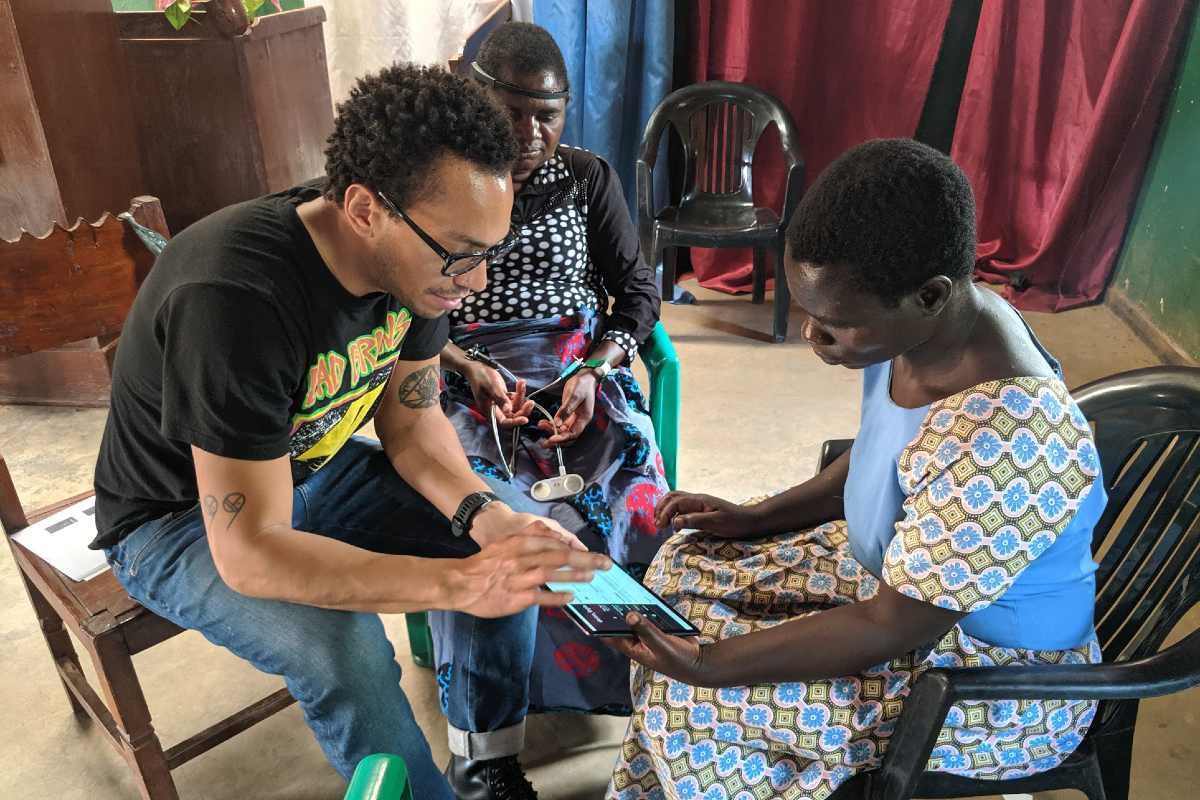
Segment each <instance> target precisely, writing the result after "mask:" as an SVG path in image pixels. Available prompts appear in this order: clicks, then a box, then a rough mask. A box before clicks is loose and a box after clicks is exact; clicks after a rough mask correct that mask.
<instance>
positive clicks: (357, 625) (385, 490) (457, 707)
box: [106, 437, 537, 800]
mask: <svg viewBox="0 0 1200 800" xmlns="http://www.w3.org/2000/svg"><path fill="white" fill-rule="evenodd" d="M492 488H493V491H495V492H496V494H497V495H499V496H500V497H501V499H503V500H504V501H505V502H506V503H508V504H509V505H510V506H512V507H513V508H514V509H522V510H523V508H524V507H525V506H526V502H525V501H524V500H523V499H522V497H520V496H519V495H517V494H516V493H515V492H514V491H513V490H512V489H511V488H509V487H508V486H506V485H505V484H503V483H500V482H497V484H496V485H495V486H493V487H492ZM292 527H294V528H296V529H297V530H303V531H312V532H317V533H320V534H322V535H325V536H330V537H333V538H336V539H339V540H340V541H344V542H347V543H349V544H353V545H355V546H357V547H362V548H364V549H367V550H373V551H376V552H381V553H399V554H405V555H414V556H425V557H433V558H461V557H463V556H468V555H471V554H472V553H475V552H478V549H479V548H478V546H477V545H475V543H474V542H473V541H471V540H469V539H466V538H463V539H457V538H455V537H454V536H453V535H452V534H451V533H450V525H449V522H448V521H447V520H446V518H445V517H444V516H442V514H441V513H440V512H438V511H437V509H435V508H434V507H433V506H432V505H430V503H429V502H428V501H427V500H425V498H423V497H421V496H420V495H419V494H417V492H416V491H415V490H414V489H412V488H411V487H409V486H408V485H407V484H406V483H404V481H403V480H401V479H400V477H399V476H398V475H397V474H396V471H395V469H394V468H393V467H392V465H391V463H390V462H389V461H388V459H387V457H386V456H385V455H384V453H383V450H382V448H381V447H380V446H379V445H378V443H376V442H373V441H371V440H368V439H361V438H358V437H355V438H354V439H351V440H350V441H349V442H347V443H346V445H345V446H344V447H343V448H342V450H341V451H340V452H339V453H338V454H337V455H336V456H334V458H332V459H331V460H330V461H329V463H327V464H326V465H325V466H324V467H323V468H322V469H321V470H320V471H319V472H317V473H316V474H315V475H313V476H312V477H311V478H309V479H308V480H307V481H305V482H304V483H303V484H301V485H300V486H297V487H296V488H295V490H294V492H293V495H292ZM106 555H107V556H108V560H109V563H111V564H112V567H113V571H114V572H115V574H116V576H117V579H118V580H119V581H120V582H121V584H122V585H123V586H124V587H125V588H126V590H128V592H129V594H130V595H131V596H132V597H133V598H134V599H136V600H137V601H138V602H139V603H141V604H142V605H144V606H145V607H146V608H149V609H150V610H152V611H154V613H156V614H158V615H160V616H162V617H165V618H167V619H169V620H171V621H172V622H174V623H175V624H177V625H179V626H181V627H184V628H191V629H194V630H198V631H200V633H202V634H204V636H205V638H207V639H208V640H209V641H211V642H212V643H213V644H216V645H219V646H221V647H224V648H227V649H228V650H230V651H231V652H233V653H234V654H236V655H238V656H240V657H241V658H244V659H245V660H247V661H249V662H250V663H251V664H253V665H254V666H255V667H257V668H258V669H260V670H262V671H263V672H268V673H271V674H274V675H281V676H282V677H283V679H284V681H285V683H286V684H287V687H288V689H289V690H290V691H291V693H292V695H293V696H294V697H295V698H296V700H297V702H298V703H299V704H300V707H301V708H302V709H303V711H304V718H305V720H306V721H307V723H308V726H309V727H310V728H311V729H312V731H313V733H314V734H315V735H316V737H317V741H318V742H319V743H320V745H321V748H322V749H323V750H324V751H325V755H326V757H327V758H328V759H329V761H330V763H331V764H332V765H333V766H334V768H335V769H337V771H338V772H340V773H341V774H342V776H343V777H346V778H347V779H348V778H349V777H350V775H351V774H352V773H353V772H354V767H355V766H356V765H357V764H358V762H359V761H360V760H361V759H362V758H364V757H365V756H368V755H370V754H372V753H381V752H382V753H395V754H396V755H399V756H401V757H402V758H403V759H404V761H405V763H406V764H407V765H408V770H409V774H410V776H411V779H412V782H413V793H414V796H415V797H420V798H422V800H424V798H447V800H453V794H452V793H451V792H450V788H449V786H448V785H447V783H446V781H445V779H444V778H443V777H442V774H441V772H440V770H439V769H438V767H437V766H436V765H435V764H434V763H433V758H432V755H431V754H430V750H429V744H428V743H427V742H426V741H425V737H424V735H423V734H422V733H421V730H420V728H419V727H418V726H417V723H416V720H415V719H414V718H413V712H412V708H411V707H410V706H409V703H408V699H407V698H406V697H405V696H404V692H403V690H401V688H400V665H399V664H397V663H396V658H395V652H394V650H393V649H392V645H391V643H390V642H389V641H388V639H387V636H386V635H385V634H384V629H383V623H382V622H381V621H380V619H379V617H378V615H376V614H365V613H357V612H349V611H332V610H329V609H323V608H316V607H313V606H306V605H300V604H297V603H288V602H282V601H278V600H262V599H256V598H253V597H246V596H244V595H241V594H238V593H237V592H234V591H233V590H232V589H230V588H229V587H228V586H226V585H225V583H224V582H223V581H222V580H221V577H220V575H218V574H217V570H216V568H215V567H214V565H213V560H212V555H211V553H210V552H209V547H208V540H207V538H206V536H205V532H204V524H203V521H202V519H201V516H200V509H199V507H198V506H197V507H194V508H192V509H190V510H188V511H184V512H180V513H176V514H171V515H168V516H166V517H163V518H161V519H156V520H152V521H150V522H147V523H145V524H144V525H142V526H140V527H139V528H137V529H136V530H135V531H133V532H132V533H131V534H129V535H128V536H126V537H125V538H124V539H122V540H121V541H120V542H119V543H118V544H117V545H116V546H114V547H112V548H111V549H109V550H108V551H107V552H106ZM452 616H453V618H454V620H455V624H454V636H455V651H456V652H459V653H466V654H469V655H468V657H467V658H466V659H464V660H463V666H462V668H461V669H460V670H459V674H457V675H456V676H455V680H454V682H453V684H452V685H451V687H450V691H449V692H448V694H447V698H446V703H445V710H446V716H447V718H448V719H449V722H450V729H451V730H450V739H451V750H452V751H454V752H455V753H456V754H458V755H474V756H475V757H494V756H501V755H511V754H515V753H517V752H519V751H520V749H521V746H522V744H523V737H524V720H525V710H526V706H527V705H528V700H529V669H530V665H531V663H532V660H533V646H534V637H535V635H536V625H537V613H536V609H530V610H527V611H525V612H523V613H521V614H517V615H514V616H511V617H505V618H503V619H496V620H485V619H477V618H475V617H472V616H469V615H466V614H454V615H452Z"/></svg>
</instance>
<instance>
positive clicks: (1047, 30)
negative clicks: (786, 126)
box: [690, 0, 1194, 310]
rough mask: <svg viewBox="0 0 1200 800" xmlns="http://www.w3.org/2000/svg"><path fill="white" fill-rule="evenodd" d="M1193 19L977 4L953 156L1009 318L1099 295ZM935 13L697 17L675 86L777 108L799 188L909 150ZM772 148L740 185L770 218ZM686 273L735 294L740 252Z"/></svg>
mask: <svg viewBox="0 0 1200 800" xmlns="http://www.w3.org/2000/svg"><path fill="white" fill-rule="evenodd" d="M1193 5H1194V3H1193V2H1192V0H1061V2H1060V0H1053V2H1027V1H1026V0H984V3H983V10H982V13H981V15H980V20H979V26H978V29H977V32H976V38H975V47H974V51H973V52H972V56H971V65H970V69H969V71H968V74H967V80H966V85H965V87H964V90H963V99H962V105H961V106H960V108H959V115H958V124H957V128H956V130H955V137H954V145H953V148H952V152H951V155H952V156H953V158H954V159H955V161H957V162H958V163H959V164H960V165H961V166H962V167H963V169H964V171H965V172H966V173H967V176H968V177H969V178H970V179H971V183H972V185H973V186H974V189H975V194H976V200H977V204H978V212H979V259H980V261H979V264H978V272H979V274H980V275H981V276H982V277H983V278H984V279H986V280H989V281H993V282H997V283H1004V284H1007V288H1006V294H1007V295H1008V296H1009V299H1010V300H1012V301H1013V302H1014V303H1016V304H1017V305H1018V306H1020V307H1022V308H1027V309H1037V310H1061V309H1065V308H1070V307H1072V306H1076V305H1080V304H1084V303H1088V302H1092V301H1094V300H1096V299H1098V298H1099V296H1100V295H1101V293H1102V292H1103V290H1104V286H1105V282H1106V281H1107V279H1108V276H1109V274H1110V273H1111V272H1112V269H1113V267H1114V266H1115V263H1116V258H1117V255H1118V252H1119V250H1120V246H1121V241H1122V238H1123V236H1124V232H1125V228H1126V226H1127V223H1128V220H1129V218H1130V215H1131V213H1132V211H1133V206H1134V204H1135V202H1136V200H1137V193H1138V189H1139V187H1140V185H1141V179H1142V176H1143V173H1144V170H1145V165H1146V162H1147V161H1148V160H1149V157H1150V153H1151V150H1152V148H1153V143H1154V132H1155V127H1156V125H1157V122H1158V118H1159V115H1160V112H1161V109H1162V106H1163V103H1164V102H1165V100H1166V97H1167V93H1168V92H1169V90H1170V87H1171V84H1172V81H1173V79H1174V73H1175V64H1176V61H1177V55H1178V48H1179V45H1180V43H1181V41H1182V39H1183V36H1184V34H1185V32H1186V29H1187V27H1188V23H1189V21H1190V17H1189V12H1190V10H1191V8H1192V6H1193ZM948 11H949V2H948V0H903V1H901V0H889V2H886V3H885V2H851V3H832V2H820V1H819V0H806V2H788V3H784V2H753V1H752V0H724V1H722V0H716V2H714V1H713V0H702V2H700V3H699V4H698V6H697V7H696V8H695V14H694V16H693V18H692V21H691V24H690V34H691V37H690V39H691V41H692V42H693V43H694V50H693V52H692V54H691V55H692V63H691V65H690V66H691V69H690V73H691V75H690V77H691V78H692V79H693V80H697V81H699V80H717V79H720V80H731V81H744V82H746V83H750V84H754V85H756V86H759V87H761V88H763V89H766V90H767V91H769V92H771V93H772V94H774V95H776V96H777V97H779V98H780V99H781V100H783V101H784V103H785V104H787V106H788V108H789V109H790V110H791V111H792V114H793V115H794V116H795V118H796V123H797V125H798V126H799V128H800V142H801V146H802V152H803V154H804V157H805V160H806V162H807V164H808V181H809V182H810V183H811V182H812V180H813V179H814V178H815V177H816V176H817V175H818V174H819V173H820V171H821V170H822V169H824V167H825V166H826V165H827V164H828V163H829V162H830V161H831V160H833V159H834V158H835V157H836V156H837V155H838V154H839V153H841V152H843V151H844V150H846V149H847V148H849V147H851V146H853V145H855V144H858V143H859V142H862V141H865V140H867V139H871V138H876V137H885V136H911V135H913V133H914V131H915V130H916V126H917V122H918V120H919V118H920V113H921V108H922V106H923V104H924V101H925V95H926V92H927V90H928V87H929V80H930V76H931V74H932V71H933V64H934V61H935V60H936V57H937V51H938V47H939V45H940V43H941V35H942V30H943V28H944V26H945V20H946V16H947V14H948ZM777 147H778V144H777V142H775V141H774V140H770V141H768V140H766V137H764V142H763V144H760V146H759V153H760V154H762V155H760V156H759V157H758V158H756V160H755V170H754V192H755V200H756V202H758V203H759V204H766V205H770V206H772V207H775V208H778V207H779V205H780V200H781V197H780V192H781V189H782V186H781V183H782V180H781V175H782V163H781V159H780V158H779V156H778V151H777V150H776V148H777ZM760 161H761V164H760ZM691 259H692V266H693V269H694V271H695V272H696V274H697V277H698V278H699V279H700V282H701V284H702V285H704V286H708V287H710V288H717V289H724V290H728V291H744V290H747V289H748V288H749V284H750V269H751V267H750V255H749V253H748V252H739V251H711V250H709V251H705V250H693V251H692V255H691Z"/></svg>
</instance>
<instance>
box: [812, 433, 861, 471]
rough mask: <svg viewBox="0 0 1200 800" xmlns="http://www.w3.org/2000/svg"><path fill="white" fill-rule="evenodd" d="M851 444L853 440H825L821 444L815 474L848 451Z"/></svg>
mask: <svg viewBox="0 0 1200 800" xmlns="http://www.w3.org/2000/svg"><path fill="white" fill-rule="evenodd" d="M853 444H854V440H853V439H826V440H825V441H824V442H823V443H822V444H821V457H820V459H818V460H817V472H820V471H821V470H823V469H825V468H826V467H828V466H829V465H830V464H832V463H833V462H834V461H837V460H838V458H839V457H840V456H841V455H842V453H844V452H846V451H847V450H849V449H850V446H851V445H853Z"/></svg>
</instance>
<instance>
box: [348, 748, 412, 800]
mask: <svg viewBox="0 0 1200 800" xmlns="http://www.w3.org/2000/svg"><path fill="white" fill-rule="evenodd" d="M343 800H413V793H412V786H410V785H409V783H408V767H407V766H406V765H405V764H404V759H402V758H400V756H394V755H391V754H390V753H376V754H375V755H373V756H367V757H366V758H364V759H363V760H362V761H360V762H358V766H357V767H355V768H354V776H353V777H352V778H351V779H350V786H348V787H347V788H346V796H345V797H344V798H343Z"/></svg>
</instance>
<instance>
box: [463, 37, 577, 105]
mask: <svg viewBox="0 0 1200 800" xmlns="http://www.w3.org/2000/svg"><path fill="white" fill-rule="evenodd" d="M475 60H476V61H477V62H479V66H481V67H483V71H484V72H486V73H487V74H489V75H491V76H492V77H498V76H499V75H500V71H501V70H502V69H504V68H505V67H508V68H509V69H510V70H512V72H511V74H512V75H515V76H525V75H540V74H541V73H543V72H549V73H550V74H552V75H553V76H554V78H555V79H556V80H557V81H558V83H559V87H558V88H560V89H562V90H564V91H570V89H571V82H570V81H569V80H567V62H566V61H564V60H563V54H562V50H560V49H559V48H558V43H557V42H555V41H554V37H553V36H551V35H550V31H548V30H546V29H545V28H543V27H542V26H540V25H534V24H533V23H532V22H506V23H504V24H503V25H501V26H499V27H498V28H496V29H495V30H494V31H492V32H491V33H489V34H488V37H487V38H486V39H484V40H483V44H481V45H480V46H479V55H478V56H476V58H475Z"/></svg>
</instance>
